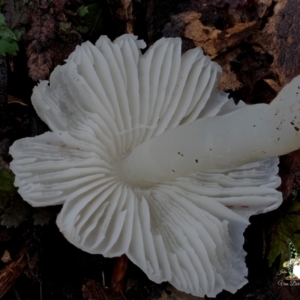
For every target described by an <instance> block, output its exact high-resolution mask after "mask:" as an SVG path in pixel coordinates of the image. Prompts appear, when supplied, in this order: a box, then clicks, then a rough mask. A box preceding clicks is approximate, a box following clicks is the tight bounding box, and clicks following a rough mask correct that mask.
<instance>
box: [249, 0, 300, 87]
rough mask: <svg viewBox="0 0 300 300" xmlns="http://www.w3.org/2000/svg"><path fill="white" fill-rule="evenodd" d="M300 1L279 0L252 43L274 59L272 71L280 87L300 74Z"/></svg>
mask: <svg viewBox="0 0 300 300" xmlns="http://www.w3.org/2000/svg"><path fill="white" fill-rule="evenodd" d="M299 14H300V1H299V0H281V1H278V2H277V4H276V5H275V7H274V14H273V16H272V17H271V18H270V19H269V21H268V23H267V24H266V26H265V27H264V29H263V30H262V31H261V32H260V34H259V35H256V36H253V42H257V43H259V44H260V45H261V46H262V48H263V49H264V50H265V51H267V52H268V53H269V54H271V55H272V56H273V58H274V61H273V63H272V66H271V67H272V71H273V72H274V73H275V74H276V75H277V76H278V78H279V82H280V84H281V85H282V86H284V85H285V84H287V83H288V82H289V81H290V80H291V79H292V78H294V77H295V76H296V75H298V74H299V73H300V60H299V59H298V58H299V57H300V47H299V42H300V27H299Z"/></svg>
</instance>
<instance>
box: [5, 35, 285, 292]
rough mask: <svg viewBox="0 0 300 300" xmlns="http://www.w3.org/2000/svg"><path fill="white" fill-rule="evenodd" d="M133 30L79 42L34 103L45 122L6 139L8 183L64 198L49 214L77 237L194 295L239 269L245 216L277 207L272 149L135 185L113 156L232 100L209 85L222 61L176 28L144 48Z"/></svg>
mask: <svg viewBox="0 0 300 300" xmlns="http://www.w3.org/2000/svg"><path fill="white" fill-rule="evenodd" d="M143 46H144V44H143V42H141V41H138V40H137V37H135V36H133V35H123V36H121V37H120V38H118V39H116V40H115V41H114V42H111V41H110V40H109V39H108V38H107V37H106V36H101V37H100V39H99V40H98V41H97V43H96V45H95V46H94V45H92V44H91V43H89V42H86V43H83V44H82V45H81V46H78V47H77V48H76V50H75V52H74V53H72V54H71V55H70V57H69V58H68V59H67V61H66V64H65V65H63V66H58V67H56V68H55V70H54V71H53V73H52V74H51V76H50V81H49V82H48V81H42V82H40V83H39V85H38V86H37V87H35V89H34V92H33V96H32V103H33V105H34V107H35V109H36V111H37V113H38V115H39V116H40V118H41V119H42V120H43V121H44V122H46V123H47V124H48V126H49V128H50V129H51V132H47V133H44V134H42V135H40V136H37V137H33V138H25V139H21V140H18V141H16V142H15V143H14V144H13V146H12V147H11V149H10V153H11V155H12V156H13V158H14V159H13V162H12V163H11V168H12V170H13V172H14V173H15V174H16V179H15V185H16V186H18V187H19V193H20V194H21V195H22V197H23V199H24V200H26V201H27V202H28V203H30V204H31V205H33V206H47V205H56V204H63V208H62V210H61V212H60V214H59V215H58V218H57V225H58V227H59V228H60V230H61V231H62V233H63V234H64V236H65V237H66V238H67V239H68V240H69V241H70V242H71V243H72V244H74V245H75V246H76V247H78V248H80V249H82V250H84V251H86V252H89V253H95V254H102V255H104V256H106V257H114V256H119V255H121V254H124V253H125V254H126V255H127V256H128V257H129V259H130V260H131V261H132V262H133V263H135V264H136V265H137V266H139V267H140V268H141V269H142V270H143V271H144V272H145V273H146V274H147V276H148V277H149V278H150V279H151V280H153V281H155V282H157V283H159V282H162V281H169V282H170V283H171V284H172V285H174V286H175V287H176V288H177V289H179V290H181V291H184V292H187V293H191V294H193V295H196V296H204V295H207V296H209V297H215V296H216V295H217V294H218V293H219V292H221V291H222V290H223V289H225V290H228V291H230V292H232V293H234V292H236V291H237V289H239V288H240V287H242V286H243V285H244V284H245V283H246V282H247V279H246V278H245V277H246V276H247V268H246V265H245V254H246V253H245V251H244V249H243V243H244V238H243V232H244V230H245V228H246V227H247V226H248V224H249V222H248V218H249V216H251V215H253V214H257V213H263V212H267V211H270V210H273V209H275V208H277V207H278V206H279V205H280V204H281V201H282V199H281V194H280V193H279V192H278V191H276V188H277V187H278V186H279V184H280V179H279V177H278V176H277V172H278V167H277V164H278V158H276V157H273V158H268V159H263V160H261V161H257V162H253V163H249V164H246V165H243V166H240V167H234V168H232V169H223V170H210V171H203V172H197V173H193V174H189V175H188V176H184V177H179V178H176V179H174V180H170V181H166V182H161V183H155V184H152V185H151V186H146V187H145V186H138V185H133V184H130V183H128V182H126V179H125V178H120V177H119V176H118V172H117V171H116V164H117V163H118V162H119V161H121V160H122V159H124V157H126V156H127V155H128V154H129V153H130V152H131V151H132V150H133V149H134V148H135V147H136V146H137V145H139V144H141V143H143V142H145V141H147V140H149V139H151V138H153V137H155V136H158V135H160V134H161V133H163V132H165V131H167V130H168V129H171V128H174V127H177V126H179V125H182V124H187V123H192V122H193V121H195V120H196V119H197V118H205V117H214V116H217V115H221V114H227V113H230V112H232V111H234V110H237V109H239V108H240V107H241V106H243V104H240V105H238V106H236V105H235V104H234V103H233V101H232V100H229V99H228V98H227V96H226V95H225V94H222V93H220V92H219V91H218V90H217V83H218V78H219V74H220V72H221V68H220V67H219V66H218V65H217V64H216V63H214V62H211V61H210V59H209V58H208V57H207V56H205V55H203V52H202V50H201V49H200V48H196V49H193V50H190V51H188V52H186V53H185V54H183V55H182V56H181V39H180V38H168V39H165V38H162V39H160V40H158V41H157V42H156V43H155V44H154V45H153V46H152V47H150V48H149V49H148V50H147V51H146V52H145V53H144V54H143V55H142V53H141V51H140V47H143Z"/></svg>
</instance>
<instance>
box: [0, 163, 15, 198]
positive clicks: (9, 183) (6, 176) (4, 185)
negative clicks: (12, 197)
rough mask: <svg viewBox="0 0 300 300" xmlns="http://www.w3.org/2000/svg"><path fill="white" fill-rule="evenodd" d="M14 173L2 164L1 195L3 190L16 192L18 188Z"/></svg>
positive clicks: (0, 177)
mask: <svg viewBox="0 0 300 300" xmlns="http://www.w3.org/2000/svg"><path fill="white" fill-rule="evenodd" d="M14 179H15V178H14V175H13V174H11V173H10V172H8V171H7V170H6V169H4V168H3V167H1V166H0V195H1V192H11V193H14V192H15V191H16V188H15V186H14Z"/></svg>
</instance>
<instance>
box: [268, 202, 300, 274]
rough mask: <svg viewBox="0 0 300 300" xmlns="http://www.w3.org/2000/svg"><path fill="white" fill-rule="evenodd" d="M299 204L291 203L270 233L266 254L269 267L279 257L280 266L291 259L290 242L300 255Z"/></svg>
mask: <svg viewBox="0 0 300 300" xmlns="http://www.w3.org/2000/svg"><path fill="white" fill-rule="evenodd" d="M299 212H300V203H299V202H298V201H295V200H294V201H292V202H291V204H290V205H289V206H288V207H287V208H286V210H285V211H284V212H283V213H282V215H281V217H280V219H279V220H277V222H276V224H274V226H273V228H272V232H271V240H270V250H269V253H268V257H267V258H268V263H269V266H271V265H272V264H273V263H274V261H275V260H276V258H277V257H278V256H280V266H279V268H282V266H283V263H284V262H285V261H288V260H289V259H290V258H291V253H290V245H289V243H290V241H292V243H293V244H294V246H295V249H296V251H297V252H298V253H300V234H299V233H297V232H296V231H299V230H300V214H299Z"/></svg>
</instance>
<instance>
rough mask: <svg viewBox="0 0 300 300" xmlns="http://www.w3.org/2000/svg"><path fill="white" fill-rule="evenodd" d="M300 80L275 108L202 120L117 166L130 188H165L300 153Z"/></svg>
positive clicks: (172, 131)
mask: <svg viewBox="0 0 300 300" xmlns="http://www.w3.org/2000/svg"><path fill="white" fill-rule="evenodd" d="M299 129H300V76H298V77H296V78H294V79H293V80H292V81H291V82H290V83H289V84H288V85H286V86H285V87H284V88H283V89H282V91H281V92H280V93H279V94H278V96H277V97H276V98H275V99H274V100H273V102H272V103H271V104H270V105H268V104H257V105H252V106H245V107H243V108H241V109H238V110H236V111H234V112H231V113H228V114H226V115H221V116H216V117H208V118H204V119H198V120H196V121H194V122H193V123H192V124H185V125H181V126H179V127H177V128H173V129H170V130H168V131H166V132H164V133H163V134H161V135H160V136H158V137H155V138H153V139H151V140H149V141H146V142H145V143H143V144H141V145H139V146H138V147H136V148H135V149H133V151H132V152H131V153H130V154H129V155H128V156H127V157H126V158H125V159H123V160H122V161H120V162H119V163H118V164H117V166H116V171H117V174H118V175H119V176H120V177H121V178H122V179H123V180H124V181H126V182H128V183H131V184H138V185H139V186H141V185H145V186H147V185H148V186H149V184H150V185H151V184H153V183H161V182H164V181H168V180H171V179H174V178H176V177H180V176H183V175H187V174H190V173H194V172H197V171H205V170H213V169H227V168H232V167H238V166H241V165H244V164H247V163H250V162H254V161H257V160H260V159H263V158H266V157H272V156H279V155H283V154H287V153H289V152H292V151H294V150H296V149H299V148H300V131H299Z"/></svg>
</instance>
